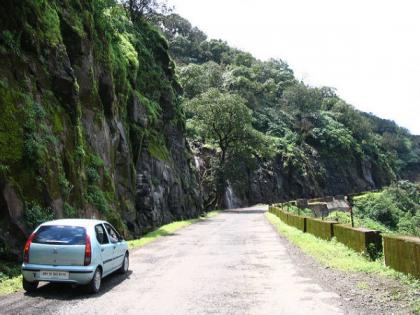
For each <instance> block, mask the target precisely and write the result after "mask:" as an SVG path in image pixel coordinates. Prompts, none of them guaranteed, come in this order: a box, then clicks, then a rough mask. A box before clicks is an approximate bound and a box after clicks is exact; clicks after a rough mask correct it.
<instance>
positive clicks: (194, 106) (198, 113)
mask: <svg viewBox="0 0 420 315" xmlns="http://www.w3.org/2000/svg"><path fill="white" fill-rule="evenodd" d="M185 109H186V113H187V117H188V124H187V125H188V126H189V128H190V129H192V133H193V134H195V135H197V136H199V137H201V138H202V140H203V141H204V142H207V143H209V144H210V145H212V146H213V147H214V148H215V149H216V154H217V163H216V165H215V166H214V168H215V170H214V174H215V182H216V183H215V184H216V192H215V193H216V204H217V205H218V206H222V203H223V193H224V191H225V188H226V181H227V178H226V176H225V173H226V165H228V163H229V162H230V160H231V159H232V158H233V157H235V156H236V154H235V153H236V152H238V151H242V149H243V148H246V147H248V145H249V144H255V138H256V134H255V130H254V129H253V128H252V124H251V123H252V116H251V111H250V109H249V108H248V107H247V106H246V105H245V100H244V99H243V98H241V97H240V96H238V95H235V94H230V93H222V92H220V91H218V90H217V89H214V88H211V89H209V90H208V91H207V92H205V93H203V94H201V95H199V96H198V97H196V98H194V99H192V100H190V101H187V102H186V103H185Z"/></svg>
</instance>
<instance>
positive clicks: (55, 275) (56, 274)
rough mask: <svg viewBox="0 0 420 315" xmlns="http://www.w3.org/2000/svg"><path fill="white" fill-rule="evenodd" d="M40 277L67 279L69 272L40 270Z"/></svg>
mask: <svg viewBox="0 0 420 315" xmlns="http://www.w3.org/2000/svg"><path fill="white" fill-rule="evenodd" d="M40 278H41V279H45V280H68V279H69V273H68V272H67V271H52V270H51V271H50V270H44V271H41V273H40Z"/></svg>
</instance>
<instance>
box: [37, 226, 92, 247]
mask: <svg viewBox="0 0 420 315" xmlns="http://www.w3.org/2000/svg"><path fill="white" fill-rule="evenodd" d="M32 243H38V244H54V245H85V244H86V230H85V228H82V227H80V226H68V225H44V226H41V227H40V228H39V229H38V231H37V232H36V235H35V237H34V239H33V240H32Z"/></svg>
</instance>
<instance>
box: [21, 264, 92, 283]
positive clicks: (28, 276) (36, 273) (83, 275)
mask: <svg viewBox="0 0 420 315" xmlns="http://www.w3.org/2000/svg"><path fill="white" fill-rule="evenodd" d="M95 270H96V266H51V265H38V264H22V275H23V277H24V278H25V280H26V281H29V282H34V281H46V282H61V283H73V284H87V283H89V282H90V280H92V278H93V273H94V271H95ZM41 271H66V272H68V273H69V278H68V279H65V280H64V279H60V280H51V279H43V278H42V277H41Z"/></svg>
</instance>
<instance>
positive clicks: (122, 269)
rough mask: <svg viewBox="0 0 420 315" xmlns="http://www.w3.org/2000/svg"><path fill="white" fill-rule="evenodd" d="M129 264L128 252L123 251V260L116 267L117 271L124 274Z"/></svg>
mask: <svg viewBox="0 0 420 315" xmlns="http://www.w3.org/2000/svg"><path fill="white" fill-rule="evenodd" d="M129 264H130V260H129V258H128V253H125V256H124V260H123V262H122V264H121V267H120V269H118V273H120V274H123V275H125V274H126V273H127V272H128V267H129Z"/></svg>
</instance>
